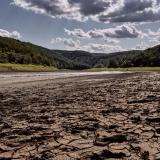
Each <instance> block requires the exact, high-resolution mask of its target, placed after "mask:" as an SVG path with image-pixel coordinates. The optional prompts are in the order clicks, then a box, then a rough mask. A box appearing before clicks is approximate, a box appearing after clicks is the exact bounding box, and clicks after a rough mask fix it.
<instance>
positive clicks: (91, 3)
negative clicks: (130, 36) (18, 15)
mask: <svg viewBox="0 0 160 160" xmlns="http://www.w3.org/2000/svg"><path fill="white" fill-rule="evenodd" d="M12 4H14V5H16V6H19V7H22V8H24V9H26V10H31V11H33V12H35V13H39V14H45V15H48V16H50V17H63V18H67V19H75V20H87V19H89V18H90V19H92V20H99V21H101V22H154V21H160V2H159V0H117V1H116V0H12Z"/></svg>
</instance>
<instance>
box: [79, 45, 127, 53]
mask: <svg viewBox="0 0 160 160" xmlns="http://www.w3.org/2000/svg"><path fill="white" fill-rule="evenodd" d="M82 48H83V49H84V50H87V51H89V52H101V53H111V52H119V51H124V50H126V49H124V48H122V47H121V46H119V45H108V44H99V43H89V44H88V45H86V46H83V47H82Z"/></svg>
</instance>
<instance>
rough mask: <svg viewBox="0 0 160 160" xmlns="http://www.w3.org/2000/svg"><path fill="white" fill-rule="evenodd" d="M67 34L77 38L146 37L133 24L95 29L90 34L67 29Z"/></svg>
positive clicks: (79, 30) (80, 30)
mask: <svg viewBox="0 0 160 160" xmlns="http://www.w3.org/2000/svg"><path fill="white" fill-rule="evenodd" d="M65 32H66V33H67V34H68V35H70V36H75V37H76V38H82V37H83V38H138V37H144V36H145V33H143V32H141V31H139V30H138V29H136V28H135V26H134V25H131V24H123V25H120V26H117V27H115V28H107V29H93V30H89V31H88V32H84V31H83V30H82V29H74V30H73V31H70V30H68V29H65Z"/></svg>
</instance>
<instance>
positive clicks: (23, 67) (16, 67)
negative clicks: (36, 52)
mask: <svg viewBox="0 0 160 160" xmlns="http://www.w3.org/2000/svg"><path fill="white" fill-rule="evenodd" d="M56 70H57V68H55V67H49V66H40V65H32V64H11V63H0V71H56Z"/></svg>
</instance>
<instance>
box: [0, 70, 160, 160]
mask: <svg viewBox="0 0 160 160" xmlns="http://www.w3.org/2000/svg"><path fill="white" fill-rule="evenodd" d="M0 87H1V90H0V102H1V103H0V159H3V158H4V159H22V160H23V159H31V160H35V159H40V160H45V159H54V160H71V159H73V160H74V159H75V160H78V159H80V160H86V159H88V160H101V159H109V158H111V159H127V160H138V159H144V160H147V159H151V160H152V159H157V160H158V159H160V74H159V73H155V72H154V73H149V72H148V73H133V74H120V75H89V76H81V77H70V78H60V79H54V80H53V79H49V80H42V81H37V82H32V83H31V82H30V83H21V84H18V83H16V84H14V85H11V84H10V85H5V86H2V85H1V86H0ZM2 88H3V89H2Z"/></svg>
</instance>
